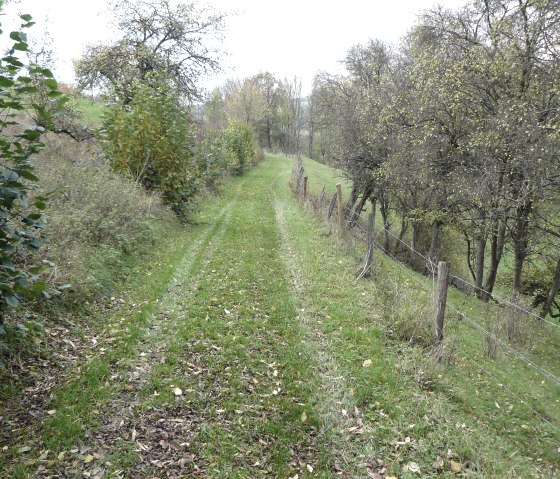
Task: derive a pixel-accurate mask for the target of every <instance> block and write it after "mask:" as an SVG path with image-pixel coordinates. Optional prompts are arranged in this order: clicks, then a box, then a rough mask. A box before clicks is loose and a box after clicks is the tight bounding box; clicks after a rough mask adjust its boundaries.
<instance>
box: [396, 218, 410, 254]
mask: <svg viewBox="0 0 560 479" xmlns="http://www.w3.org/2000/svg"><path fill="white" fill-rule="evenodd" d="M407 229H408V221H406V217H405V216H403V217H402V218H401V231H400V232H399V241H395V248H394V249H393V251H394V254H395V256H396V255H397V254H398V253H399V251H406V248H405V249H404V250H403V248H404V245H403V243H404V241H403V238H404V235H405V234H406V230H407Z"/></svg>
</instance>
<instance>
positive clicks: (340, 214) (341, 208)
mask: <svg viewBox="0 0 560 479" xmlns="http://www.w3.org/2000/svg"><path fill="white" fill-rule="evenodd" d="M336 201H337V203H338V226H339V227H340V234H341V235H343V234H344V226H345V225H344V205H343V204H342V187H341V186H340V183H337V184H336Z"/></svg>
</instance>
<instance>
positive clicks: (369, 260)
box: [356, 204, 375, 281]
mask: <svg viewBox="0 0 560 479" xmlns="http://www.w3.org/2000/svg"><path fill="white" fill-rule="evenodd" d="M374 226H375V204H374V205H373V210H372V212H371V213H370V215H369V220H368V236H367V247H366V257H365V260H364V269H362V272H361V273H360V276H358V278H357V279H356V281H357V280H358V279H360V278H373V274H374V269H375V262H374V256H373V255H374V249H375V241H374V238H375V236H374V235H375V233H374Z"/></svg>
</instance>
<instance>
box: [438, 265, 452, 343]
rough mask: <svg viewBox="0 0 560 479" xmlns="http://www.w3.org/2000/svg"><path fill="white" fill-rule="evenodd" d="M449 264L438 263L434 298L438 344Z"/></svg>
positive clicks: (445, 299)
mask: <svg viewBox="0 0 560 479" xmlns="http://www.w3.org/2000/svg"><path fill="white" fill-rule="evenodd" d="M449 269H450V263H446V262H444V261H440V262H439V263H438V288H437V298H436V301H437V302H436V338H437V342H438V344H439V343H441V342H442V341H443V321H444V318H445V305H446V304H447V289H448V287H449Z"/></svg>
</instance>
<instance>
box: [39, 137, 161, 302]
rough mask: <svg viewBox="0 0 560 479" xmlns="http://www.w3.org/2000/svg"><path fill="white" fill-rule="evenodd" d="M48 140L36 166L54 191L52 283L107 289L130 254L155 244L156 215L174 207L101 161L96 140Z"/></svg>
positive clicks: (48, 255) (48, 249) (49, 254)
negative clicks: (162, 201) (154, 221)
mask: <svg viewBox="0 0 560 479" xmlns="http://www.w3.org/2000/svg"><path fill="white" fill-rule="evenodd" d="M46 145H47V147H46V149H45V151H44V152H43V153H42V154H41V155H40V156H39V157H38V158H37V162H36V163H37V165H36V167H37V171H38V173H39V174H40V176H41V178H42V181H43V184H44V187H45V188H46V189H48V190H50V191H52V194H51V199H50V201H49V206H48V208H47V210H46V215H45V217H46V222H47V228H46V229H47V242H46V244H45V248H44V251H43V253H42V256H43V258H44V259H45V260H48V261H49V262H52V263H54V264H55V268H54V271H53V274H52V276H51V278H50V281H51V286H52V285H54V284H62V283H71V284H72V285H73V287H74V288H76V289H77V290H79V291H80V292H81V293H85V294H93V293H99V292H106V291H107V290H109V289H111V288H112V287H113V286H114V284H115V282H117V281H119V279H122V277H123V273H125V271H124V270H123V267H122V266H123V264H124V263H125V262H126V259H127V257H128V256H130V255H133V254H139V253H142V252H144V251H146V250H147V249H148V248H149V247H150V246H151V245H152V244H153V242H154V231H153V226H152V224H153V221H152V219H153V218H154V217H155V216H157V217H166V216H167V217H171V216H172V215H171V212H168V210H166V209H165V208H164V207H163V206H162V203H161V200H160V198H159V196H158V195H157V194H154V193H146V192H145V191H144V190H143V188H141V187H140V186H139V185H137V184H136V183H134V182H133V181H131V180H129V179H126V178H123V177H122V176H120V175H118V174H115V173H113V172H111V171H110V170H109V169H108V168H107V166H106V165H103V164H100V163H99V162H98V161H97V157H96V155H95V149H94V150H93V151H92V147H93V148H94V145H84V144H80V143H76V142H74V141H73V140H71V139H69V138H66V137H60V136H56V135H52V136H49V137H48V138H47V140H46Z"/></svg>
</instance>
